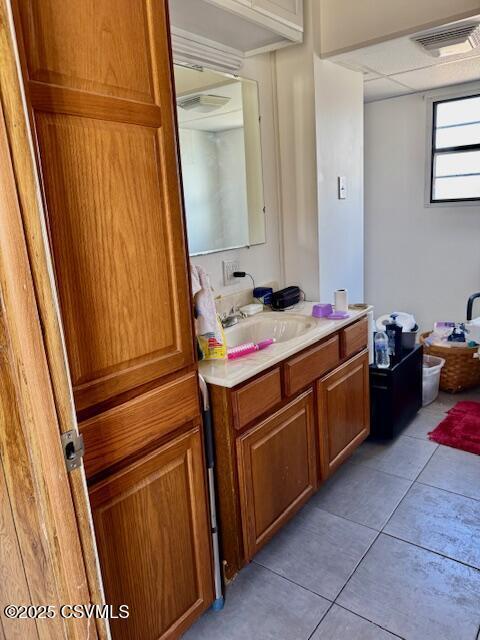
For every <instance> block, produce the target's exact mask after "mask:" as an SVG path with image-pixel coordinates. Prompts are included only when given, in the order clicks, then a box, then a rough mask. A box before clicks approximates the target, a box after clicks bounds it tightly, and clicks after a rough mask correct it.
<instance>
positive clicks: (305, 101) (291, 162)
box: [275, 2, 320, 300]
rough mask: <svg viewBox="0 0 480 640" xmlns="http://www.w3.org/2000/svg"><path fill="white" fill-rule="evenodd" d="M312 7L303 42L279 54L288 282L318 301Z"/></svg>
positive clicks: (307, 8) (308, 9)
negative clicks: (299, 287)
mask: <svg viewBox="0 0 480 640" xmlns="http://www.w3.org/2000/svg"><path fill="white" fill-rule="evenodd" d="M311 6H312V5H311V2H306V3H305V15H304V18H305V34H304V41H303V44H300V45H295V46H293V47H285V49H279V50H278V51H277V52H276V54H275V56H276V84H277V102H278V122H279V131H280V145H279V154H280V166H281V194H282V211H283V246H284V261H285V277H286V283H287V284H288V285H290V284H296V285H299V286H301V287H302V288H303V290H304V291H305V293H306V296H307V299H309V300H318V296H319V289H320V281H319V260H318V212H317V175H316V160H315V152H316V147H315V85H314V72H313V55H314V44H313V43H314V39H313V31H312V26H313V25H312V20H311Z"/></svg>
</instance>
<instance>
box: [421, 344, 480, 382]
mask: <svg viewBox="0 0 480 640" xmlns="http://www.w3.org/2000/svg"><path fill="white" fill-rule="evenodd" d="M429 335H430V332H427V333H422V334H421V336H420V342H421V344H423V350H424V353H426V354H428V355H430V356H438V357H439V358H443V359H444V360H445V364H444V366H443V368H442V372H441V375H440V389H442V391H448V392H449V393H458V392H459V391H463V390H464V389H471V388H472V387H477V386H478V385H480V359H478V358H474V357H473V356H474V354H475V353H476V352H477V349H478V347H463V348H461V347H458V348H457V347H443V346H440V345H426V344H425V338H427V337H428V336H429Z"/></svg>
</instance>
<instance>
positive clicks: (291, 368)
mask: <svg viewBox="0 0 480 640" xmlns="http://www.w3.org/2000/svg"><path fill="white" fill-rule="evenodd" d="M339 360H340V349H339V339H338V335H335V336H333V337H332V338H330V339H329V340H327V341H326V342H323V343H322V344H319V345H318V346H317V347H314V348H313V349H310V350H309V351H307V352H305V353H302V354H300V355H299V356H297V357H296V358H292V360H289V361H288V362H287V363H286V364H285V388H286V391H287V395H289V396H290V395H292V394H294V393H296V392H297V391H300V390H301V389H303V388H304V387H306V386H307V385H309V384H310V383H311V382H313V381H314V380H316V379H317V378H320V376H322V375H323V374H324V373H326V372H327V371H330V370H331V369H334V368H335V367H336V366H337V364H338V362H339Z"/></svg>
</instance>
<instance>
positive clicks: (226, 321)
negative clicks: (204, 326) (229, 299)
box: [220, 305, 245, 329]
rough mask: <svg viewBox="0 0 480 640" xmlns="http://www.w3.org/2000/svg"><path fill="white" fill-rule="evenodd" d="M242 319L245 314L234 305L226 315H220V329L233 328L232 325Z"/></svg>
mask: <svg viewBox="0 0 480 640" xmlns="http://www.w3.org/2000/svg"><path fill="white" fill-rule="evenodd" d="M242 318H245V314H243V313H242V312H241V311H240V309H239V308H238V307H237V306H236V305H234V306H233V307H232V308H231V309H230V311H229V312H228V313H222V314H221V315H220V322H221V323H222V327H223V328H224V329H227V328H228V327H233V325H235V324H237V323H238V321H239V320H241V319H242Z"/></svg>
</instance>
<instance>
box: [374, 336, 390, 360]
mask: <svg viewBox="0 0 480 640" xmlns="http://www.w3.org/2000/svg"><path fill="white" fill-rule="evenodd" d="M375 362H376V364H377V367H378V368H379V369H388V367H389V366H390V354H389V353H388V336H387V334H386V333H385V331H378V332H377V333H376V334H375Z"/></svg>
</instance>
